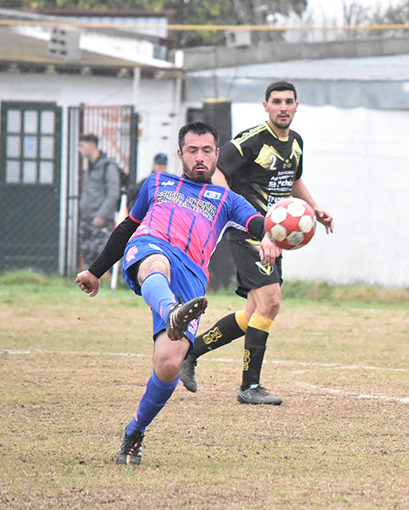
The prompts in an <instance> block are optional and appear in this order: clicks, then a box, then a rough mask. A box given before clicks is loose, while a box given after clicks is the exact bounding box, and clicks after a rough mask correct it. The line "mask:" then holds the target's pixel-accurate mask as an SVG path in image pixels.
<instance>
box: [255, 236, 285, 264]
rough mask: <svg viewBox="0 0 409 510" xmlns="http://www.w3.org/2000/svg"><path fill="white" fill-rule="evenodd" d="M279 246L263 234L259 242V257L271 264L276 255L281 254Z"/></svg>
mask: <svg viewBox="0 0 409 510" xmlns="http://www.w3.org/2000/svg"><path fill="white" fill-rule="evenodd" d="M281 251H282V250H281V248H279V247H278V246H277V245H276V244H274V243H273V241H272V240H271V238H270V236H269V235H268V234H265V235H264V237H263V239H262V241H261V243H260V259H261V260H262V261H263V262H265V263H266V264H268V265H269V266H272V265H273V264H274V261H275V259H276V258H277V257H279V256H280V255H281Z"/></svg>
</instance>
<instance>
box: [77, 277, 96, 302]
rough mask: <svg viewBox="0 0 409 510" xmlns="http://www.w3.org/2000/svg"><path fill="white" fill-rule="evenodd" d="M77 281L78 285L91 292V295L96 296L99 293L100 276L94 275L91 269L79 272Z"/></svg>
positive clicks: (88, 292)
mask: <svg viewBox="0 0 409 510" xmlns="http://www.w3.org/2000/svg"><path fill="white" fill-rule="evenodd" d="M75 282H76V283H78V287H79V288H80V289H81V290H83V291H84V292H86V293H87V294H89V297H94V296H96V295H97V294H98V290H99V283H100V282H99V278H97V277H96V276H94V275H93V274H92V273H90V272H89V271H82V272H81V273H78V274H77V278H76V279H75Z"/></svg>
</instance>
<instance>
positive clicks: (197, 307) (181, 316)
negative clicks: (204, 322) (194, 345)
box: [166, 297, 207, 340]
mask: <svg viewBox="0 0 409 510" xmlns="http://www.w3.org/2000/svg"><path fill="white" fill-rule="evenodd" d="M206 308H207V299H206V298H205V297H197V298H193V299H191V300H190V301H188V302H187V303H176V304H175V305H173V306H172V308H171V309H170V312H169V315H168V318H167V321H166V334H167V335H168V337H169V338H170V339H171V340H180V339H181V338H183V337H184V336H185V333H186V330H187V327H188V325H189V323H190V322H192V321H193V320H194V319H197V318H198V317H199V316H200V315H202V313H204V312H205V310H206Z"/></svg>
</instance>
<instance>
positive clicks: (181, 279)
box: [122, 236, 206, 348]
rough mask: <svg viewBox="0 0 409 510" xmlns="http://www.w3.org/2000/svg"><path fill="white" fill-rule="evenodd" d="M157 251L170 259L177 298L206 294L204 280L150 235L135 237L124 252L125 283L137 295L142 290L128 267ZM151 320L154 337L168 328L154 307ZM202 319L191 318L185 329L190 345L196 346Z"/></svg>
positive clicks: (172, 289)
mask: <svg viewBox="0 0 409 510" xmlns="http://www.w3.org/2000/svg"><path fill="white" fill-rule="evenodd" d="M155 253H159V254H161V255H164V256H165V257H166V258H167V259H168V260H169V264H170V275H171V278H170V279H171V281H170V289H171V291H172V292H173V294H174V296H175V298H176V300H177V299H181V301H182V302H184V303H185V302H186V301H190V300H191V299H193V298H195V297H200V296H204V295H205V292H206V287H205V286H204V285H203V281H202V279H201V278H199V277H198V276H197V275H196V274H195V273H194V272H192V270H191V269H190V268H189V267H187V266H186V265H185V264H184V263H183V261H182V260H181V259H180V258H179V257H178V256H177V255H176V254H175V252H174V250H172V249H171V247H169V245H168V244H167V243H165V242H164V241H161V240H160V239H155V238H153V237H149V236H141V237H134V238H133V239H131V241H130V242H129V243H128V245H127V247H126V249H125V253H124V262H123V268H122V274H123V277H124V280H125V282H126V283H127V285H128V286H129V287H130V288H131V289H132V290H133V291H134V292H135V294H138V295H139V296H140V295H141V289H140V288H139V286H138V285H137V284H136V283H135V281H134V280H133V279H132V276H131V274H130V271H129V268H130V267H131V266H133V265H134V264H136V263H138V262H140V261H141V260H143V259H144V258H146V257H148V256H149V255H153V254H155ZM152 319H153V336H154V338H155V336H156V335H157V334H158V333H160V332H161V331H164V330H165V329H166V322H165V321H164V320H163V319H162V317H161V316H160V315H159V314H158V313H156V312H155V311H154V310H152ZM199 321H200V318H199V319H197V320H194V321H192V322H191V323H190V324H189V326H188V328H187V331H186V336H187V338H188V339H189V340H190V342H191V348H193V345H194V342H195V337H196V333H197V329H198V327H199Z"/></svg>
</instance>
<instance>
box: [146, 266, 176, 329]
mask: <svg viewBox="0 0 409 510" xmlns="http://www.w3.org/2000/svg"><path fill="white" fill-rule="evenodd" d="M141 294H142V297H143V299H144V301H145V303H146V304H147V305H149V306H150V307H151V308H152V309H153V310H155V312H156V313H158V314H159V315H160V316H161V317H162V319H163V320H165V321H166V319H167V318H168V315H169V311H170V309H171V307H172V306H173V305H174V304H175V302H176V300H175V296H174V295H173V292H172V291H171V290H170V287H169V282H168V279H167V278H166V276H165V275H164V274H162V273H152V274H150V275H149V276H147V277H146V278H145V279H144V281H143V282H142V285H141Z"/></svg>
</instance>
